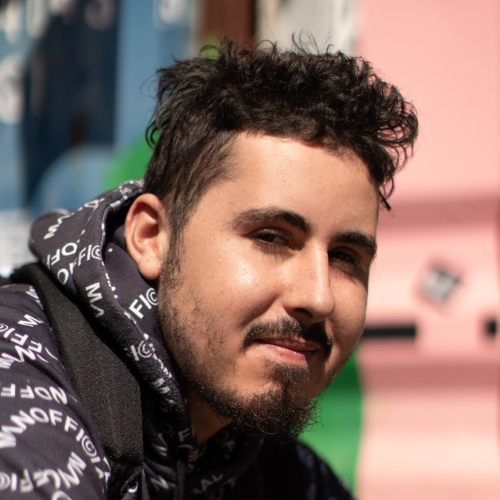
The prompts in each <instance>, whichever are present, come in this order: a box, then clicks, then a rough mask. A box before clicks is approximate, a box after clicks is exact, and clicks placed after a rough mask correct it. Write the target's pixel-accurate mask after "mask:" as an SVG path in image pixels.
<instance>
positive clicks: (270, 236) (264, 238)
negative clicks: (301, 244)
mask: <svg viewBox="0 0 500 500" xmlns="http://www.w3.org/2000/svg"><path fill="white" fill-rule="evenodd" d="M253 237H254V238H255V240H257V241H258V242H260V243H262V244H265V245H283V246H288V245H289V242H288V240H287V239H286V238H285V237H284V236H283V235H282V234H281V233H280V232H278V231H276V230H272V229H261V230H260V231H257V232H255V233H254V235H253Z"/></svg>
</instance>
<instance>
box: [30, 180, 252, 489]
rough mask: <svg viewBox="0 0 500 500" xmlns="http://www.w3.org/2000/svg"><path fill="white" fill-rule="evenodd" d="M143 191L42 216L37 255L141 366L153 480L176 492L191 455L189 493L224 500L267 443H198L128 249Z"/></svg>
mask: <svg viewBox="0 0 500 500" xmlns="http://www.w3.org/2000/svg"><path fill="white" fill-rule="evenodd" d="M142 188H143V182H142V181H129V182H125V183H123V184H121V185H120V186H118V187H117V188H116V189H114V190H111V191H108V192H107V193H104V194H103V195H102V196H99V197H97V198H96V199H94V200H92V201H90V202H88V203H86V204H85V205H83V206H82V207H81V208H79V209H78V210H76V211H75V212H70V211H66V210H59V211H56V212H51V213H49V214H46V215H44V216H42V217H40V218H39V219H38V220H37V221H36V222H35V223H34V225H33V227H32V231H31V236H30V249H31V251H32V252H33V253H34V254H35V256H36V257H37V258H38V259H39V260H40V262H42V264H43V265H44V266H45V267H46V268H47V269H48V270H49V272H50V273H51V275H52V276H53V277H54V278H55V279H56V280H57V281H58V282H59V283H61V284H62V285H63V287H65V288H66V289H67V291H68V292H70V294H72V295H73V296H74V297H75V298H76V300H77V301H79V302H81V303H82V304H83V305H84V306H85V307H86V308H87V309H88V310H89V311H91V312H92V313H93V314H94V316H95V318H96V319H97V320H98V321H100V322H101V324H102V325H103V326H104V327H105V329H106V331H107V333H108V334H109V336H110V338H112V340H113V341H114V342H115V343H116V344H117V345H118V346H119V349H121V350H122V351H123V352H124V353H125V354H126V355H127V356H128V357H129V358H130V360H131V361H132V362H133V364H134V365H135V367H136V368H137V373H138V376H137V378H138V380H139V383H140V385H141V393H142V395H143V396H142V400H143V423H144V453H145V460H144V472H145V474H146V478H148V476H149V479H150V481H152V482H153V484H154V485H160V486H162V485H163V483H165V489H171V487H173V488H175V483H176V480H177V478H176V473H175V460H177V458H178V457H179V456H181V455H183V456H186V450H187V452H188V453H187V461H188V471H189V474H188V477H187V481H186V490H187V492H188V494H201V493H204V494H208V493H210V492H211V494H212V496H213V495H215V496H213V498H217V497H218V496H219V495H218V494H217V492H219V493H222V485H223V484H225V483H227V482H228V481H231V480H232V479H234V478H235V477H237V476H239V475H241V474H242V473H243V472H244V471H245V470H246V469H247V468H248V466H249V464H250V463H251V462H252V461H253V459H254V458H255V456H256V455H257V453H258V451H259V449H260V446H261V440H260V439H249V438H246V437H245V436H243V435H241V434H240V433H238V432H237V431H234V430H228V429H222V430H221V431H220V432H219V433H218V434H217V435H216V436H213V437H212V438H211V439H210V440H209V441H208V442H207V443H206V444H204V446H202V447H201V448H202V449H200V448H199V447H198V445H197V440H196V436H195V435H194V431H193V429H192V425H191V419H190V415H189V406H188V402H187V398H186V392H185V388H184V387H183V384H182V382H181V381H180V379H179V376H178V374H177V373H176V370H177V368H176V365H175V363H174V362H173V360H172V359H171V356H170V353H169V351H168V348H167V346H166V345H165V342H164V339H163V335H162V333H161V327H160V322H159V315H158V299H157V295H156V290H155V288H154V286H152V283H150V282H148V281H146V280H145V279H144V278H143V277H142V276H141V275H140V273H139V271H138V268H137V265H136V263H135V262H134V261H133V259H132V258H131V257H130V255H129V254H128V252H127V248H126V242H125V232H124V226H123V224H124V220H125V217H126V214H127V210H128V207H129V206H130V204H131V203H132V201H133V200H134V199H135V198H136V197H137V196H139V195H140V194H141V193H142ZM89 361H90V360H89ZM145 395H147V397H144V396H145ZM181 450H182V452H181ZM155 481H156V483H155Z"/></svg>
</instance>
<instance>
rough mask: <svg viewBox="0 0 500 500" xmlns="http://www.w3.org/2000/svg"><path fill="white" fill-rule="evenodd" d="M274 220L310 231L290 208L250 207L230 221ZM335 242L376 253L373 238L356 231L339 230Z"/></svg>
mask: <svg viewBox="0 0 500 500" xmlns="http://www.w3.org/2000/svg"><path fill="white" fill-rule="evenodd" d="M275 222H285V223H287V224H290V225H291V226H293V227H295V228H297V229H299V230H300V231H302V232H303V233H305V234H306V235H307V234H310V233H311V224H310V223H309V222H308V221H307V220H306V219H305V218H304V217H302V215H299V214H298V213H296V212H292V211H290V210H281V209H278V208H264V209H250V210H246V211H244V212H242V213H241V214H239V215H238V216H237V217H236V218H235V219H233V221H232V226H233V227H238V226H244V225H248V224H264V225H265V224H272V223H275ZM333 241H334V242H336V243H345V244H349V245H356V246H360V247H363V248H364V249H365V251H366V252H367V253H368V255H369V256H370V257H371V258H372V259H373V258H374V257H375V255H376V253H377V243H376V241H375V238H374V237H372V236H369V235H367V234H364V233H361V232H358V231H343V232H339V233H338V234H336V235H335V237H334V238H333Z"/></svg>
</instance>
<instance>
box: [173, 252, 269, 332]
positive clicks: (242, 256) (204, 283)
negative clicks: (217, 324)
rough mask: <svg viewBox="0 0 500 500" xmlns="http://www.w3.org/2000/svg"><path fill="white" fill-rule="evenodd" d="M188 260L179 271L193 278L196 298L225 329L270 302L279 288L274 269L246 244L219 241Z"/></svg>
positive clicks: (249, 317)
mask: <svg viewBox="0 0 500 500" xmlns="http://www.w3.org/2000/svg"><path fill="white" fill-rule="evenodd" d="M220 248H224V251H220V252H210V253H208V254H205V255H204V256H203V257H202V256H200V258H199V259H196V260H193V261H192V262H185V265H184V262H183V274H184V276H185V277H186V278H187V277H188V276H189V279H190V281H192V280H193V279H194V280H195V281H194V286H193V287H192V289H194V290H196V295H197V299H198V300H200V301H202V302H203V303H204V305H205V307H208V308H209V309H210V310H211V311H212V313H213V315H214V317H215V318H216V319H220V321H221V322H224V323H225V329H227V327H228V326H229V325H230V326H231V327H237V328H242V327H245V326H246V325H248V323H249V322H250V321H252V320H253V319H255V318H256V317H258V316H259V315H261V314H262V313H263V312H264V311H265V310H267V309H268V308H269V307H270V305H271V304H272V303H273V301H274V300H275V298H276V296H277V290H278V288H279V279H278V277H277V276H275V274H276V271H275V270H274V271H273V270H272V269H270V268H269V266H266V265H265V264H266V263H265V262H264V261H263V260H262V259H259V258H257V257H256V256H255V255H254V254H252V253H251V252H249V251H248V250H249V249H248V248H241V247H237V246H236V245H221V246H220Z"/></svg>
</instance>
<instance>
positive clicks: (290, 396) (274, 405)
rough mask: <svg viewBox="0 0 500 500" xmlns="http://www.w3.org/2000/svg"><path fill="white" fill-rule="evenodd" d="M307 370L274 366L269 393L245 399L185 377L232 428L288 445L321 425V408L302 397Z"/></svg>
mask: <svg viewBox="0 0 500 500" xmlns="http://www.w3.org/2000/svg"><path fill="white" fill-rule="evenodd" d="M308 372H309V370H308V369H307V368H305V369H304V368H298V367H291V366H287V365H279V364H278V365H275V366H274V368H273V373H272V378H273V380H274V381H275V383H276V385H275V387H274V388H272V389H270V390H269V391H268V392H267V393H264V394H256V395H254V396H251V397H246V398H245V397H243V396H242V395H241V394H238V393H237V392H236V391H227V390H224V389H222V388H217V387H213V386H209V385H207V384H205V383H204V381H202V380H199V379H197V378H192V377H191V376H190V375H192V374H188V373H185V377H186V379H187V382H188V384H189V385H190V386H191V387H192V388H193V389H194V390H195V392H196V395H197V397H198V398H199V399H200V400H201V401H204V402H206V403H207V404H208V405H209V406H210V408H212V410H214V411H215V412H216V413H217V414H218V415H219V416H220V417H222V418H223V419H225V420H228V421H231V427H233V428H236V429H238V430H240V431H241V432H243V433H244V434H246V435H248V436H252V437H260V436H265V437H267V438H271V439H273V440H274V441H279V442H287V441H290V440H293V439H296V438H297V437H298V436H299V435H300V434H301V433H302V432H304V431H306V430H308V429H309V428H311V427H314V426H315V425H316V424H317V423H318V422H319V421H320V418H319V406H318V403H317V402H316V401H315V400H313V401H309V400H307V399H305V398H303V397H301V396H300V395H299V389H300V387H302V385H304V383H305V381H307V380H308V378H309V373H308Z"/></svg>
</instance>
